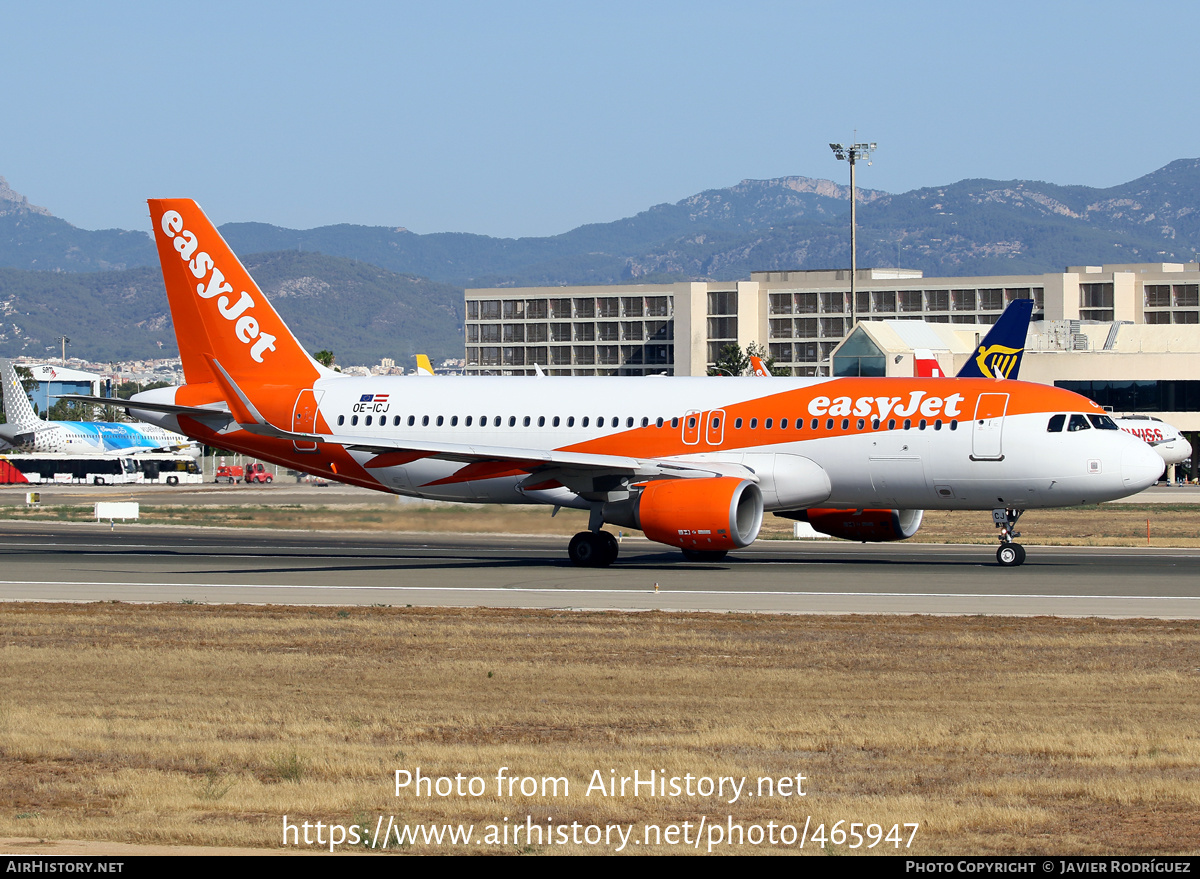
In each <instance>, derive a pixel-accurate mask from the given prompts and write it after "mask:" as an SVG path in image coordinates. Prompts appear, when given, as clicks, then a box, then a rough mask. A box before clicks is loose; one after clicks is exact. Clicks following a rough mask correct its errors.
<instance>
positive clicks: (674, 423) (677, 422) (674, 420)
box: [671, 416, 679, 430]
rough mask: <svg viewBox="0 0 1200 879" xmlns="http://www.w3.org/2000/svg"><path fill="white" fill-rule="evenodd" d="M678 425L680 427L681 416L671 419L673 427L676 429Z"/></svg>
mask: <svg viewBox="0 0 1200 879" xmlns="http://www.w3.org/2000/svg"><path fill="white" fill-rule="evenodd" d="M677 427H679V416H675V417H674V418H672V419H671V429H672V430H674V429H675V428H677Z"/></svg>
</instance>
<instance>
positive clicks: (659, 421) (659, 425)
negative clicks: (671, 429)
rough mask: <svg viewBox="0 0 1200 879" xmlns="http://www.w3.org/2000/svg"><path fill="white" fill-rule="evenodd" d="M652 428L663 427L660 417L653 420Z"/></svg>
mask: <svg viewBox="0 0 1200 879" xmlns="http://www.w3.org/2000/svg"><path fill="white" fill-rule="evenodd" d="M654 426H655V427H662V426H663V420H662V418H661V416H660V417H659V418H656V419H655V421H654Z"/></svg>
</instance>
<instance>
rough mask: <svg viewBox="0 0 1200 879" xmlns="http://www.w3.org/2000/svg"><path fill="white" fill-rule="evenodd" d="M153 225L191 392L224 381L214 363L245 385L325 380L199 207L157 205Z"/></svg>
mask: <svg viewBox="0 0 1200 879" xmlns="http://www.w3.org/2000/svg"><path fill="white" fill-rule="evenodd" d="M150 218H151V220H152V222H153V226H154V241H155V244H157V245H158V258H159V261H160V262H161V263H162V272H163V281H164V283H165V284H166V287H167V299H168V301H169V303H170V306H171V316H172V319H173V320H174V323H175V338H176V339H177V340H178V341H179V354H180V357H181V358H182V360H183V372H184V376H185V378H186V380H187V383H188V384H203V383H208V382H213V381H214V380H216V378H217V376H215V375H214V371H213V368H212V365H211V363H210V360H215V361H217V362H218V363H220V364H221V366H222V367H223V368H224V370H225V371H226V372H227V373H228V374H229V376H231V377H232V378H233V379H234V380H235V381H237V382H238V383H239V384H241V383H243V382H245V383H246V384H248V385H264V384H281V385H287V386H293V387H294V386H297V385H299V386H311V384H312V382H313V381H315V380H316V379H317V378H319V377H320V376H321V375H322V374H323V373H324V370H323V369H322V367H321V366H320V365H319V364H318V363H317V362H316V361H315V360H313V359H312V357H310V356H309V354H308V352H307V351H305V350H304V348H303V347H302V346H301V345H300V343H299V342H297V341H296V337H295V336H293V335H292V332H291V330H289V329H288V328H287V325H286V324H285V323H284V322H283V319H282V318H280V317H279V315H278V313H276V311H275V309H274V308H272V307H271V304H270V303H269V302H267V298H266V296H264V295H263V292H262V291H261V290H260V289H259V288H258V285H257V284H255V283H254V279H253V278H251V277H250V273H249V272H247V271H246V269H245V267H243V266H242V264H241V262H240V261H239V260H238V258H237V257H236V256H234V254H233V251H232V250H230V248H229V245H228V244H226V243H225V240H224V239H223V238H222V237H221V234H220V233H219V232H218V231H217V229H216V227H215V226H213V224H212V223H211V222H210V221H209V219H208V217H206V216H205V215H204V212H203V211H202V210H200V207H199V206H198V205H197V204H196V203H195V202H194V201H192V200H191V199H187V198H155V199H150Z"/></svg>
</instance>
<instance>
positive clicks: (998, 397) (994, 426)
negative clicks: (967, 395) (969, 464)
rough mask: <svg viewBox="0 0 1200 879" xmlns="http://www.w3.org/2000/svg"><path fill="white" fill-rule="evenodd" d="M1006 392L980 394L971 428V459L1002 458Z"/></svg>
mask: <svg viewBox="0 0 1200 879" xmlns="http://www.w3.org/2000/svg"><path fill="white" fill-rule="evenodd" d="M1007 409H1008V394H980V395H979V400H978V402H976V404H975V421H974V422H973V427H972V429H971V460H972V461H1003V460H1004V444H1003V438H1004V413H1005V412H1006V411H1007Z"/></svg>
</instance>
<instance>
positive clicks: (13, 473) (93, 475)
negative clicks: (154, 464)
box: [0, 454, 142, 485]
mask: <svg viewBox="0 0 1200 879" xmlns="http://www.w3.org/2000/svg"><path fill="white" fill-rule="evenodd" d="M141 481H142V475H141V474H140V473H139V472H138V468H137V463H136V462H135V461H133V460H132V459H131V458H128V457H118V456H114V455H66V454H41V455H5V456H3V457H0V484H3V485H24V484H34V485H36V484H39V483H57V484H59V485H82V484H86V483H90V484H91V485H127V484H129V483H131V482H141Z"/></svg>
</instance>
